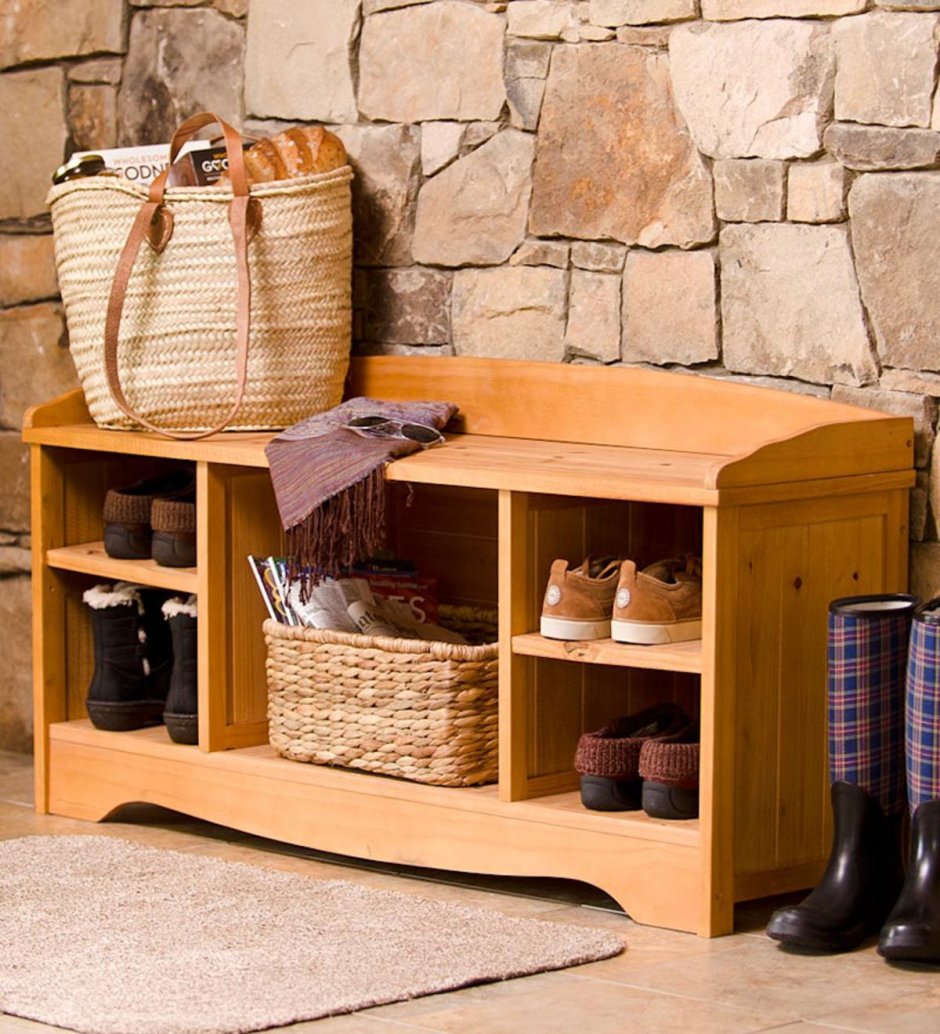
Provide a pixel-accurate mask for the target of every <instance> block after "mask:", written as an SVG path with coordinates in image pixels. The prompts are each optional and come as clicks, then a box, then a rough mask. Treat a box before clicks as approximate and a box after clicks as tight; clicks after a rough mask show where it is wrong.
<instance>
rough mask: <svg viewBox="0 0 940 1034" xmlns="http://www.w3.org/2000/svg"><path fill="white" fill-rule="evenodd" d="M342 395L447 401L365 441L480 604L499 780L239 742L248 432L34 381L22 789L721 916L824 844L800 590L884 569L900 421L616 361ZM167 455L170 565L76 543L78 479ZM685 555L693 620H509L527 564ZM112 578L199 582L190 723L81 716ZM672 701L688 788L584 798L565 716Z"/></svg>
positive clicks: (662, 922)
mask: <svg viewBox="0 0 940 1034" xmlns="http://www.w3.org/2000/svg"><path fill="white" fill-rule="evenodd" d="M350 394H354V395H370V396H373V397H379V398H386V399H449V400H452V401H454V402H456V403H457V404H458V405H459V406H460V410H461V414H460V425H459V428H458V432H457V433H455V434H454V435H453V436H452V437H451V438H450V440H449V442H448V444H447V445H446V446H443V447H439V448H433V449H429V450H426V451H423V452H420V453H417V454H415V455H413V456H409V457H406V458H403V459H401V460H398V461H396V462H395V463H393V464H391V465H390V466H389V467H388V470H387V478H388V483H389V515H390V536H391V540H392V544H393V545H394V546H396V547H397V548H398V550H399V551H400V552H401V553H402V554H403V555H408V556H411V557H414V558H415V559H416V560H417V562H418V564H419V566H420V568H421V570H422V572H423V573H425V574H428V575H434V576H436V577H437V578H438V579H439V580H440V583H441V596H442V597H443V598H445V599H448V600H450V601H452V602H455V603H465V604H470V605H476V606H488V607H495V606H497V605H498V609H499V648H500V658H499V661H500V687H499V694H500V696H499V781H498V784H495V785H491V786H484V787H470V788H450V787H435V786H424V785H419V784H415V783H409V782H405V781H401V780H396V779H389V778H384V777H382V776H375V775H369V774H365V773H360V772H354V771H348V770H341V769H333V768H327V767H323V766H318V765H307V764H299V763H296V762H291V761H288V760H285V759H283V758H280V757H278V756H277V755H276V754H275V752H274V751H273V749H272V748H271V747H270V746H269V745H268V742H267V730H266V721H265V713H266V710H265V708H266V687H265V679H264V642H263V638H262V633H261V624H262V621H263V619H264V616H265V614H264V609H263V606H262V603H261V600H260V598H259V595H258V592H257V588H256V586H255V584H254V582H253V580H252V577H251V573H250V571H249V569H248V565H247V563H246V561H245V557H246V554H248V553H260V554H266V553H269V552H278V551H279V550H280V549H282V548H283V547H282V543H281V536H280V532H279V523H278V519H277V513H276V508H275V504H274V498H273V494H272V492H271V487H270V479H269V477H268V472H267V469H266V463H265V457H264V445H265V443H266V442H267V441H268V439H269V438H270V435H269V434H248V433H235V434H225V435H217V436H215V437H213V438H210V439H208V440H205V441H200V442H175V441H171V440H168V439H164V438H161V437H159V436H155V435H152V434H148V433H143V432H141V433H137V432H121V431H106V430H101V429H99V428H97V427H95V426H94V425H93V424H92V423H91V421H90V418H89V416H88V413H87V410H86V409H85V406H84V402H83V399H82V395H81V393H80V392H73V393H71V394H69V395H65V396H63V397H61V398H59V399H56V400H53V401H52V402H49V403H46V404H44V405H40V406H37V407H35V408H34V409H33V410H31V411H30V413H29V414H28V416H27V421H26V429H25V431H24V439H25V440H26V441H27V442H29V443H31V445H32V446H33V448H32V500H33V550H34V560H33V564H34V566H33V585H34V614H35V625H34V635H35V645H34V658H35V674H34V677H35V735H36V778H37V793H36V807H37V810H39V811H49V812H53V813H55V814H58V815H67V816H72V817H77V818H83V819H90V820H99V819H102V818H104V817H105V816H107V815H108V814H109V813H110V812H111V811H113V810H114V809H115V808H117V807H118V806H119V805H121V804H124V803H126V802H130V801H149V802H153V803H156V804H161V805H164V806H166V807H169V808H174V809H177V810H178V811H181V812H185V813H187V814H190V815H194V816H199V817H201V818H205V819H210V820H212V821H215V822H218V823H222V824H224V825H227V826H231V827H233V828H236V829H240V830H245V831H248V832H252V833H256V834H260V835H263V836H267V837H272V838H274V839H278V840H282V841H288V842H291V843H296V844H302V845H306V846H309V847H313V848H320V849H323V850H326V851H332V852H337V853H340V854H345V855H354V856H359V857H364V858H373V859H382V860H385V861H392V862H398V863H407V864H410V865H426V866H434V867H438V868H445V869H455V870H464V871H475V872H483V873H502V874H516V875H528V876H554V877H567V878H571V879H578V880H583V881H586V882H588V883H591V884H595V885H596V886H598V887H601V888H603V889H604V890H606V891H607V892H609V893H610V894H611V895H613V896H614V897H615V898H616V899H617V900H618V901H619V902H620V903H621V904H622V905H623V907H624V909H625V910H626V911H627V912H628V913H629V914H630V915H631V916H633V917H634V918H635V919H636V920H637V921H639V922H642V923H651V924H655V925H659V926H667V927H674V928H677V929H681V930H689V931H694V932H697V933H699V934H702V935H706V936H707V935H717V934H722V933H727V932H729V931H730V930H731V929H732V925H733V905H734V902H735V901H739V900H744V899H749V898H754V897H759V896H764V895H768V894H773V893H778V892H782V891H787V890H793V889H797V888H801V887H807V886H810V885H812V884H813V883H814V882H815V880H816V879H817V877H818V875H819V873H820V871H821V869H822V866H823V864H824V862H825V859H826V857H827V855H828V850H829V836H830V832H829V828H828V821H829V819H828V773H827V758H826V677H825V666H826V609H827V604H828V602H829V600H831V599H832V598H834V597H837V596H843V595H854V594H857V593H870V592H888V591H902V590H904V589H905V587H906V580H907V542H908V490H909V488H910V486H911V485H912V484H913V482H914V472H913V469H912V437H913V428H912V424H911V421H910V420H909V419H908V418H900V417H891V416H885V415H883V414H879V413H875V412H870V411H868V410H863V409H857V408H854V407H851V406H845V405H839V404H835V403H831V402H825V401H820V400H818V399H814V398H808V397H805V396H799V395H796V394H790V393H786V392H776V391H768V390H765V389H760V388H753V387H750V386H743V385H739V384H731V383H727V382H721V381H717V380H710V379H706V378H701V377H694V376H686V375H680V374H670V373H662V372H656V371H648V370H641V369H626V368H613V369H607V368H598V367H589V366H565V365H555V364H540V363H522V362H513V361H506V360H484V359H463V358H452V359H441V358H432V359H423V358H413V357H407V358H396V357H383V358H370V359H363V360H356V361H354V363H353V369H352V372H351V380H350ZM180 460H190V461H195V464H196V470H197V515H198V564H197V567H196V568H194V569H191V570H189V569H183V570H180V569H170V568H161V567H157V566H155V565H154V564H153V563H152V562H151V561H118V560H112V559H111V558H109V557H107V556H106V555H105V554H104V551H103V548H102V545H101V542H100V539H101V534H102V531H101V504H102V500H103V498H104V493H105V490H106V489H107V488H108V487H109V486H116V485H120V484H126V483H128V482H130V481H133V480H136V479H138V478H140V477H142V476H144V475H146V474H148V473H150V472H152V471H154V470H157V469H161V468H165V467H166V466H167V465H170V464H172V463H173V462H174V461H177V462H178V461H180ZM680 548H682V549H689V548H691V549H695V550H697V551H699V552H700V553H701V555H702V558H703V570H704V613H703V635H702V639H701V641H695V642H686V643H679V644H675V645H667V646H627V645H621V644H617V643H613V642H611V641H610V640H603V641H599V642H595V643H565V642H558V641H552V640H548V639H543V638H542V637H541V636H540V635H539V634H538V631H537V630H538V626H539V613H540V608H541V598H542V592H543V589H544V585H545V579H546V578H547V575H548V569H549V565H550V563H551V561H552V560H553V559H554V558H556V557H560V556H566V557H568V558H569V560H571V561H574V562H580V560H581V559H582V558H583V557H584V556H585V555H586V554H587V553H590V552H616V553H621V554H623V555H628V556H630V555H632V556H638V557H641V558H644V559H645V561H646V562H649V561H650V560H653V559H659V558H661V557H663V556H667V555H670V554H671V553H673V552H675V551H676V550H677V549H680ZM109 579H112V580H113V579H128V580H132V581H138V582H143V583H146V584H149V585H154V586H159V587H165V588H169V589H175V590H178V591H180V592H187V593H188V592H195V593H196V594H197V595H198V598H199V745H198V746H193V747H188V746H180V745H178V744H174V743H172V742H171V741H170V740H169V738H168V737H167V734H166V731H165V729H164V728H162V727H159V728H151V729H146V730H141V731H139V732H130V733H113V732H102V731H99V730H97V729H95V728H93V727H92V726H91V724H90V723H89V722H88V720H87V718H86V716H85V710H84V704H83V701H84V695H85V690H86V688H87V685H88V680H89V677H90V674H91V670H92V662H93V657H92V642H91V631H90V624H89V621H88V616H87V614H86V613H85V609H86V608H85V607H84V605H83V604H82V602H81V593H82V591H83V590H84V589H86V588H88V587H89V586H90V585H91V584H94V582H95V581H96V580H109ZM666 699H670V700H676V701H679V702H681V703H682V704H683V705H684V706H685V707H687V708H688V709H690V710H692V711H694V712H695V713H696V714H698V715H699V717H700V719H701V730H702V752H701V758H702V762H701V764H702V770H701V779H702V782H701V814H700V817H699V818H698V819H695V820H691V821H684V822H670V821H662V820H655V819H651V818H648V817H647V816H646V815H645V814H644V813H642V812H620V813H601V812H592V811H587V810H585V809H584V808H583V807H582V806H581V804H580V800H579V796H578V792H577V776H576V773H575V772H574V769H573V765H572V759H573V755H574V748H575V744H576V742H577V739H578V736H579V735H580V733H581V732H583V731H585V730H589V729H594V728H598V727H599V726H600V725H603V724H604V723H605V722H606V721H608V720H609V719H611V718H613V717H615V716H617V715H621V714H627V713H630V712H631V711H634V710H638V709H639V708H640V707H643V706H646V705H647V704H649V703H651V702H654V701H657V700H666Z"/></svg>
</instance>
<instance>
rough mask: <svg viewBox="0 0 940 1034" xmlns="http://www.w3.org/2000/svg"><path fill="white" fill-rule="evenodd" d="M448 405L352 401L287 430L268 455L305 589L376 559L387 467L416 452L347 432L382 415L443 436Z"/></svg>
mask: <svg viewBox="0 0 940 1034" xmlns="http://www.w3.org/2000/svg"><path fill="white" fill-rule="evenodd" d="M456 412H457V407H456V406H455V405H454V404H453V403H451V402H381V401H379V400H378V399H370V398H354V399H350V400H349V401H348V402H342V403H340V404H339V405H338V406H334V407H333V409H329V410H327V411H326V412H325V413H319V414H317V415H316V416H312V417H308V418H307V419H306V420H302V421H301V422H300V423H299V424H294V426H293V427H289V428H287V430H286V431H282V432H281V433H280V434H279V435H277V436H276V437H275V438H272V440H271V441H270V442H269V443H268V446H267V448H266V449H265V450H264V451H265V455H266V456H267V458H268V466H269V467H270V469H271V483H272V484H273V486H274V495H275V498H276V499H277V507H278V511H279V512H280V515H281V523H282V524H283V525H284V531H285V532H286V535H287V551H288V553H289V554H290V556H291V558H292V564H291V567H292V572H291V573H292V574H293V575H294V576H297V575H298V574H299V575H300V576H301V577H302V580H303V582H304V583H305V585H309V584H315V583H316V582H317V581H319V580H320V578H322V577H324V576H325V575H336V574H338V573H339V571H340V570H341V569H342V568H344V567H350V566H351V565H352V564H353V563H355V562H356V561H358V560H362V559H364V558H366V557H368V556H371V555H372V554H374V553H375V552H376V551H377V550H378V549H380V548H381V546H382V545H383V543H384V540H385V476H384V470H385V464H386V463H388V462H389V461H390V460H393V459H396V458H397V457H399V456H407V455H409V454H410V453H412V452H417V451H418V450H419V449H420V448H421V446H420V445H419V444H418V443H417V442H413V441H410V440H408V439H404V438H363V437H361V436H360V435H357V434H356V433H355V432H353V431H350V430H348V429H347V428H345V427H344V426H343V425H344V424H346V423H348V422H349V420H351V419H352V418H353V417H357V416H371V415H373V414H378V415H380V416H383V417H386V418H387V419H389V420H397V421H400V422H402V423H414V424H428V425H430V426H432V427H436V428H438V430H441V429H443V428H444V427H445V425H446V424H447V422H448V421H449V420H450V419H451V417H453V416H454V414H455V413H456Z"/></svg>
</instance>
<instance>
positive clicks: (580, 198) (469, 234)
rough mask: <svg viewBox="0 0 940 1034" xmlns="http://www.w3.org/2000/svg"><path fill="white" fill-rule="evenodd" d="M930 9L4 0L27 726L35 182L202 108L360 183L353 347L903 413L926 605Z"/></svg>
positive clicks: (13, 536)
mask: <svg viewBox="0 0 940 1034" xmlns="http://www.w3.org/2000/svg"><path fill="white" fill-rule="evenodd" d="M938 38H940V0H509V2H484V0H303V2H297V0H18V2H17V3H16V4H15V5H13V7H12V8H11V9H10V10H7V11H5V13H4V15H3V17H2V18H0V140H3V142H4V154H5V161H4V175H3V177H2V179H0V328H2V348H3V352H2V365H0V471H2V472H3V475H4V482H5V485H6V486H7V490H6V491H5V492H4V493H3V498H2V501H0V579H2V580H3V588H4V590H5V591H4V593H3V597H2V599H3V605H2V609H3V614H2V619H3V624H2V629H3V633H2V634H3V636H4V640H5V643H6V650H7V656H8V657H10V656H12V657H13V659H14V672H15V674H14V676H13V677H12V679H11V680H10V681H9V682H8V687H9V688H8V690H7V691H6V692H5V693H4V694H2V695H0V747H8V748H9V747H12V748H15V749H18V748H26V746H27V735H28V726H29V717H28V712H29V703H28V701H29V672H28V668H29V657H28V651H26V650H25V649H23V644H24V643H26V642H28V623H29V614H28V606H29V596H28V586H29V576H28V553H27V552H26V548H27V546H28V500H27V480H28V479H27V473H26V454H25V450H24V449H23V447H22V446H21V444H20V442H19V438H18V431H19V428H20V427H21V422H22V413H23V409H24V407H26V406H27V405H29V404H31V403H33V402H36V401H39V400H40V399H43V398H46V397H49V396H51V395H53V394H56V393H58V392H59V391H62V390H65V389H66V388H69V387H71V386H72V385H73V384H74V383H75V378H74V372H73V369H72V367H71V363H70V359H69V356H68V354H67V339H66V335H65V327H64V323H63V318H62V311H61V308H60V306H59V304H58V302H57V298H56V286H55V273H54V264H53V257H52V247H51V239H50V236H49V222H48V218H47V215H46V214H45V209H44V200H43V199H44V195H45V192H46V187H47V183H48V175H49V172H50V170H51V169H52V168H54V167H55V166H56V165H58V164H59V162H60V161H61V160H62V159H63V157H65V156H66V155H67V154H69V153H70V152H71V151H72V150H74V149H76V148H93V147H103V146H109V145H113V144H116V143H119V144H129V143H136V142H141V143H142V142H152V141H157V140H161V139H168V137H169V135H170V133H171V131H172V129H173V128H174V127H175V125H176V124H177V123H178V122H179V121H181V120H182V119H183V118H184V117H186V116H187V115H189V114H192V113H193V112H195V111H197V110H202V109H206V108H209V109H212V110H215V111H217V112H218V113H219V114H221V115H222V116H224V117H225V118H228V119H230V120H232V121H234V122H235V123H236V124H241V125H244V126H245V127H246V128H247V129H249V130H254V131H260V132H271V131H274V130H276V129H278V128H280V127H282V126H286V125H289V124H293V123H295V122H298V121H313V122H326V123H328V124H330V125H331V126H333V127H334V128H335V129H336V131H337V132H338V133H339V135H340V136H341V137H342V139H343V141H344V143H345V144H346V147H347V149H348V151H349V153H350V155H351V157H352V161H353V164H354V166H355V169H356V173H357V179H356V185H355V218H356V271H355V281H354V293H355V344H354V347H355V348H356V349H357V350H358V351H360V352H368V353H374V352H394V353H401V354H411V353H413V352H417V351H420V352H422V353H424V354H435V355H444V354H451V353H457V354H463V355H485V356H506V357H517V358H527V359H540V360H546V361H554V362H578V363H585V362H592V363H606V364H614V363H644V364H653V365H656V366H661V367H666V368H670V369H674V368H681V369H689V370H691V371H693V372H695V373H700V374H706V375H710V376H718V377H730V378H735V379H741V380H747V381H752V382H755V383H761V384H768V385H772V386H775V387H779V388H784V389H787V390H793V391H800V392H806V393H811V394H814V395H818V396H821V397H832V398H835V399H838V400H840V401H848V402H852V403H855V404H859V405H863V406H871V407H874V408H877V409H883V410H887V411H889V412H893V413H900V414H906V415H911V416H913V418H914V420H915V425H916V429H917V450H916V453H917V466H918V483H917V487H916V489H915V490H914V492H913V494H912V519H911V539H912V554H911V557H912V562H911V584H912V588H913V590H914V591H915V592H918V593H919V594H921V595H927V594H933V593H936V592H938V591H940V543H938V541H937V538H938V535H937V525H938V519H937V515H938V514H940V450H934V449H933V440H934V433H935V426H936V420H937V398H938V396H940V347H938V341H937V337H938V330H940V289H938V287H940V284H938V273H937V270H938V269H940V97H938V93H937V66H938Z"/></svg>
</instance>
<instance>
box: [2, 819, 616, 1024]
mask: <svg viewBox="0 0 940 1034" xmlns="http://www.w3.org/2000/svg"><path fill="white" fill-rule="evenodd" d="M0 945H2V949H0V1011H2V1012H6V1013H11V1014H13V1015H14V1016H23V1017H26V1018H28V1019H32V1020H39V1021H41V1022H43V1023H51V1024H55V1025H57V1026H61V1027H68V1028H71V1029H73V1030H77V1031H85V1032H87V1034H210V1032H211V1034H228V1032H236V1031H253V1030H263V1029H266V1028H268V1027H278V1026H282V1025H284V1024H288V1023H296V1022H299V1021H300V1020H311V1019H317V1018H319V1017H322V1016H332V1015H335V1014H338V1013H348V1012H354V1011H355V1010H357V1009H366V1008H368V1007H369V1006H372V1005H380V1004H383V1003H386V1002H397V1001H401V1000H402V999H406V998H416V997H418V996H420V995H427V994H434V993H435V992H438V991H449V990H453V989H454V988H458V987H466V986H468V985H470V984H480V983H486V982H488V981H493V980H506V979H509V978H510V977H519V976H525V975H527V974H531V973H538V972H541V971H544V970H550V969H561V968H563V967H565V966H576V965H579V964H580V963H583V962H591V961H594V960H596V959H603V958H609V957H610V956H612V955H616V954H618V953H619V952H621V951H622V950H623V948H624V944H623V941H622V940H621V938H619V937H614V936H612V935H610V934H606V933H601V932H598V931H594V930H588V929H581V928H578V927H572V926H566V925H561V924H558V923H549V922H544V921H540V920H534V919H518V918H513V917H509V916H504V915H501V914H500V913H498V912H491V911H487V910H484V909H478V908H466V907H462V906H457V905H450V904H442V903H438V902H434V901H427V900H425V899H423V898H421V897H418V896H413V895H411V894H397V893H389V892H387V891H380V890H372V889H369V888H366V887H360V886H356V885H355V884H353V883H348V882H346V881H342V880H330V881H325V882H324V881H318V880H313V879H309V878H307V877H305V876H298V875H295V874H292V873H284V872H274V871H271V870H269V869H264V868H259V867H257V866H254V865H245V864H242V863H240V862H222V861H218V860H215V859H211V858H200V857H197V856H195V855H190V854H182V853H180V852H176V851H163V850H157V849H154V848H150V847H141V846H140V845H138V844H133V843H129V842H128V841H125V840H118V839H114V838H111V837H103V836H45V837H39V836H37V837H23V838H21V839H17V840H7V841H0Z"/></svg>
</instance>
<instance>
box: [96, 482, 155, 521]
mask: <svg viewBox="0 0 940 1034" xmlns="http://www.w3.org/2000/svg"><path fill="white" fill-rule="evenodd" d="M152 502H153V496H152V495H129V494H128V493H126V492H119V491H118V490H117V489H114V488H109V489H108V491H107V493H106V494H105V497H104V506H103V508H102V516H103V517H104V522H105V524H149V523H150V505H151V503H152Z"/></svg>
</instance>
